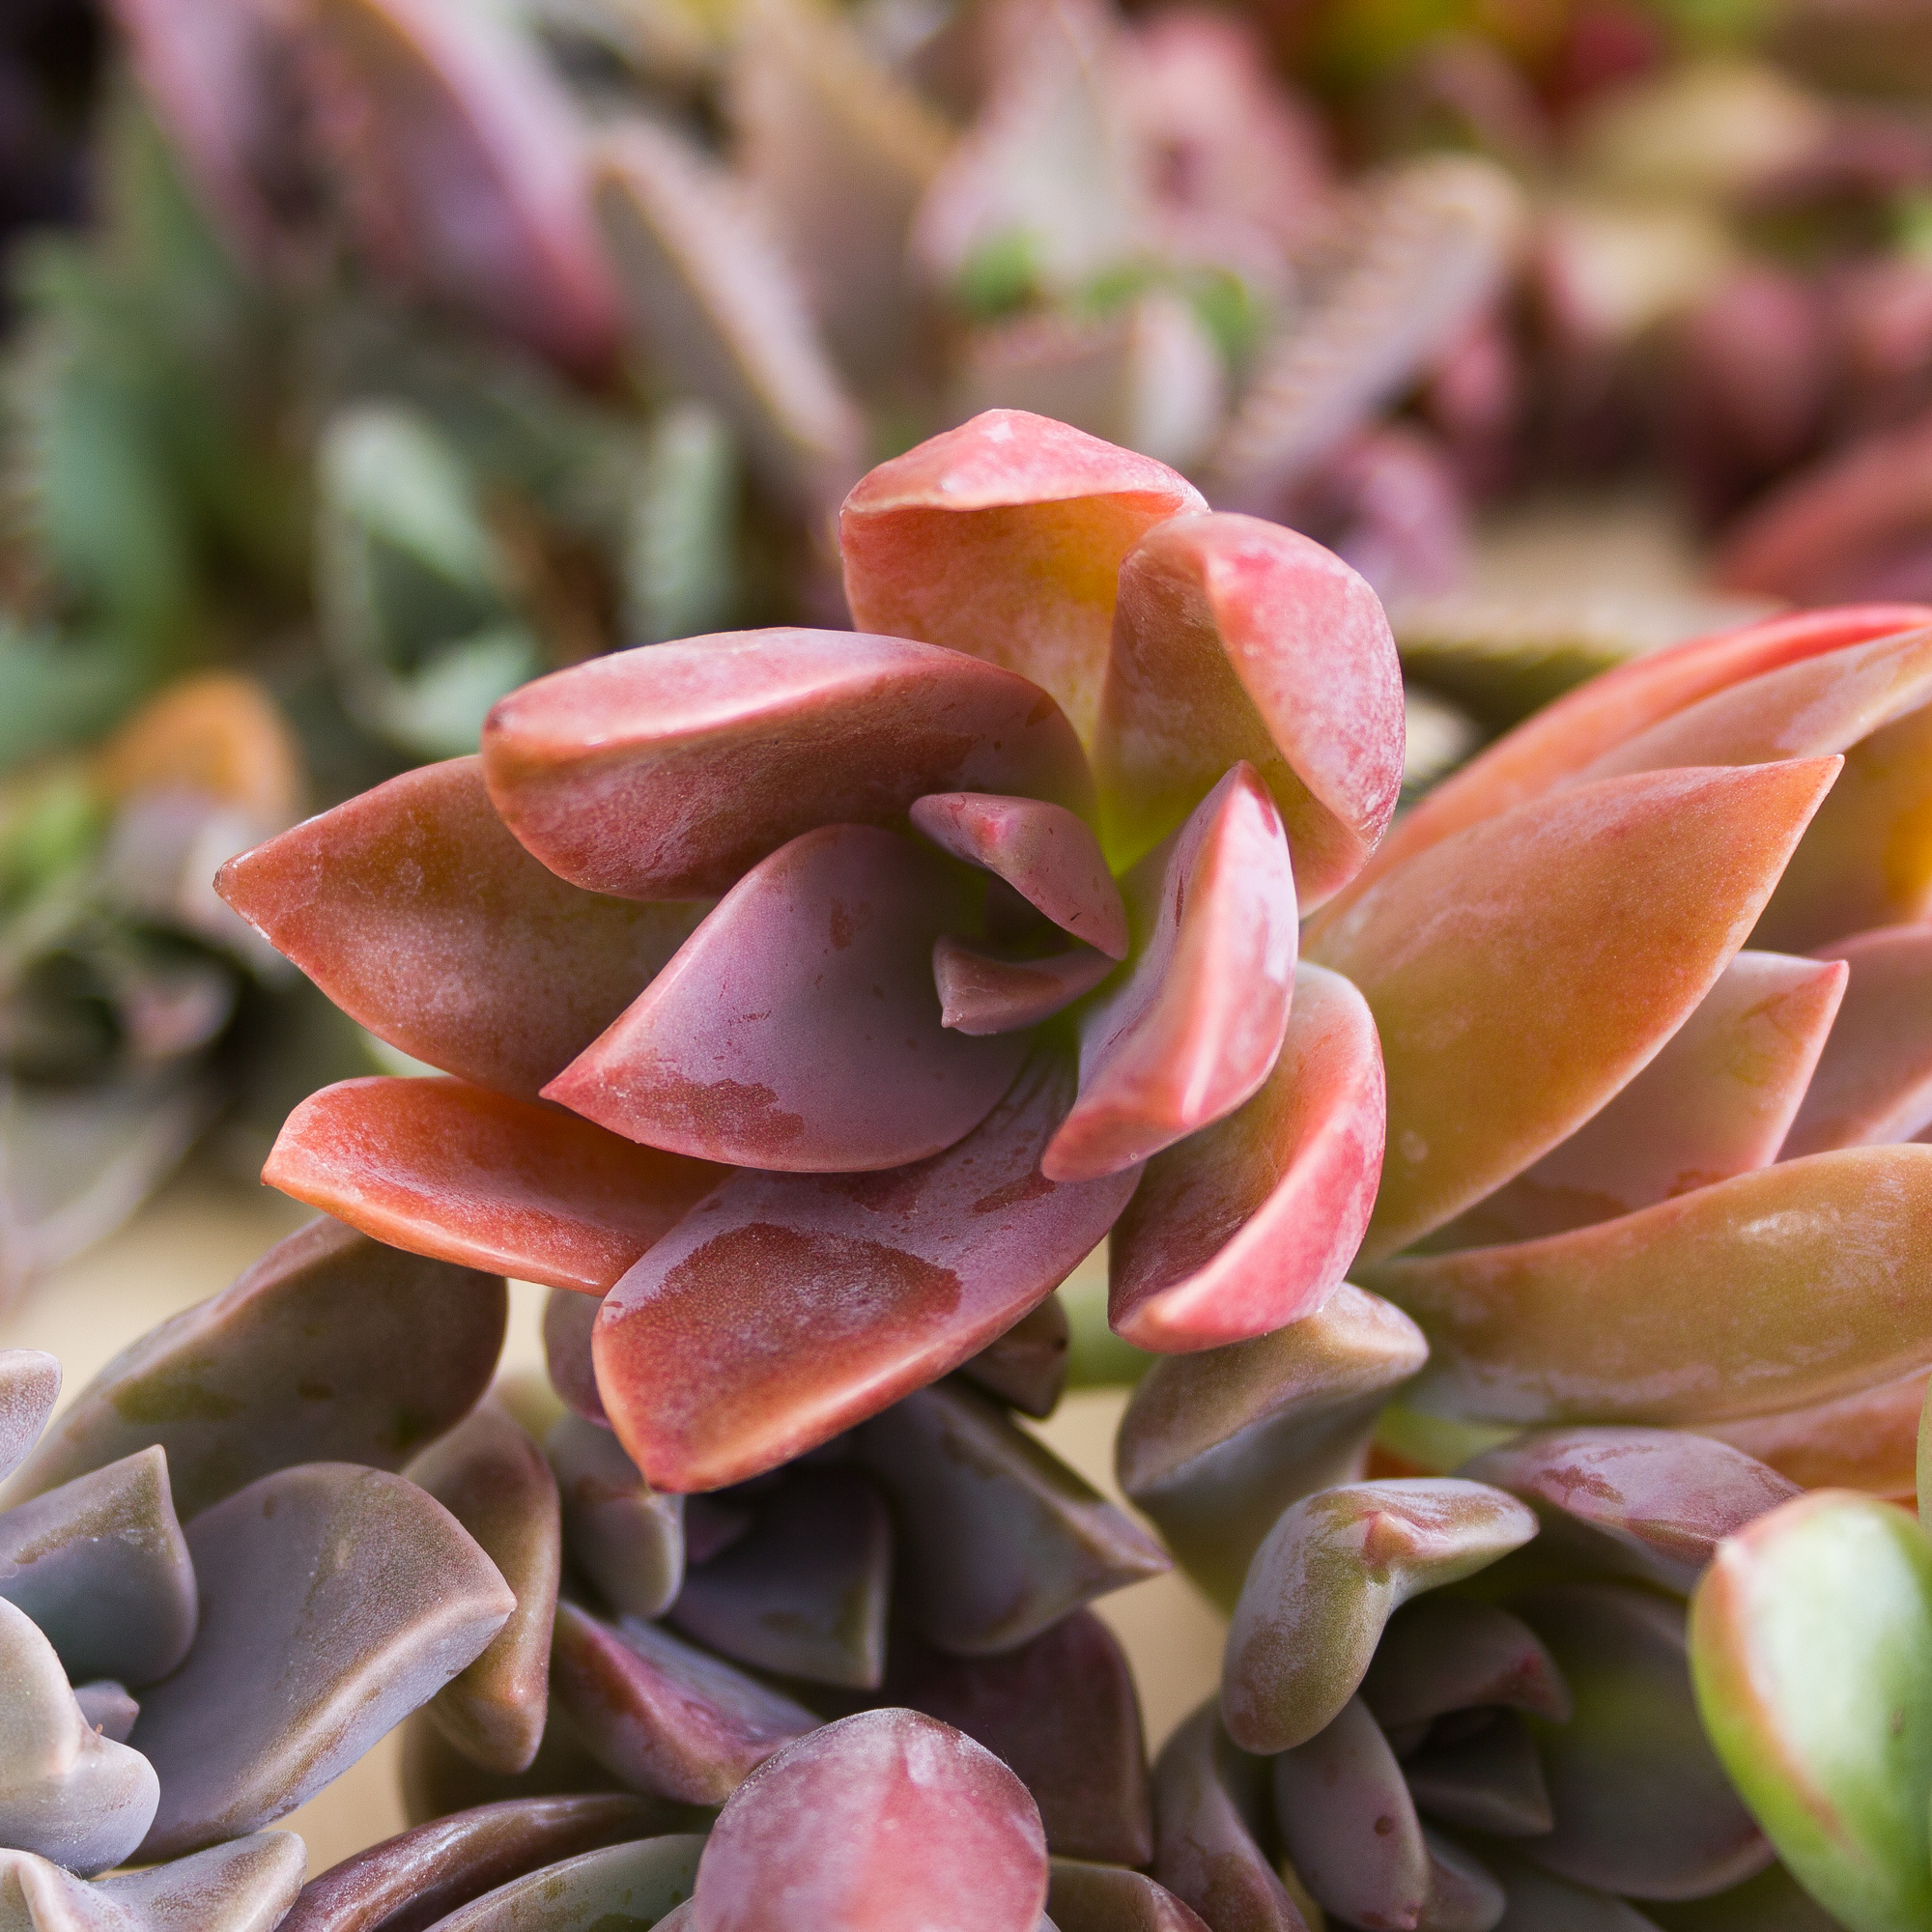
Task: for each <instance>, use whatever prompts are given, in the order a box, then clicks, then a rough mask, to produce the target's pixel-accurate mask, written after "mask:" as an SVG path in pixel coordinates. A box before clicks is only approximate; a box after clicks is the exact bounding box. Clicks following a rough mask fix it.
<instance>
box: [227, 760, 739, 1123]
mask: <svg viewBox="0 0 1932 1932" xmlns="http://www.w3.org/2000/svg"><path fill="white" fill-rule="evenodd" d="M215 890H216V891H218V892H219V893H220V894H221V895H222V897H223V898H225V899H226V900H227V901H228V903H229V904H230V905H231V906H233V907H234V908H235V910H236V911H237V912H239V913H240V914H241V917H242V918H243V919H245V920H247V921H248V923H250V924H251V925H253V926H255V927H257V928H258V929H259V930H260V931H261V933H262V934H263V936H264V937H265V938H266V939H267V940H268V941H269V943H270V945H271V946H273V947H274V948H275V949H276V950H277V951H278V952H284V953H286V954H287V955H288V956H289V958H291V959H293V960H294V961H295V963H296V964H297V965H298V966H299V967H300V968H301V969H302V971H303V972H304V973H306V974H307V975H308V977H309V978H310V979H311V980H314V981H315V982H316V984H317V985H318V986H320V987H321V988H322V990H323V991H324V992H325V993H327V995H328V997H329V998H330V999H331V1000H332V1001H334V1003H335V1004H336V1005H337V1006H338V1007H340V1008H341V1009H343V1011H344V1012H346V1013H348V1014H349V1015H350V1016H351V1018H353V1019H355V1020H359V1021H360V1022H361V1023H362V1025H364V1026H366V1027H367V1028H368V1029H369V1031H370V1032H371V1033H373V1034H376V1035H378V1036H379V1037H382V1038H384V1039H385V1040H387V1041H388V1042H389V1044H390V1045H391V1046H397V1047H400V1048H401V1049H402V1050H403V1051H404V1052H405V1053H407V1054H411V1055H412V1056H413V1057H414V1058H415V1059H417V1060H424V1061H427V1062H428V1063H429V1064H430V1065H432V1066H440V1067H442V1068H443V1069H444V1070H445V1071H447V1072H450V1073H455V1074H459V1075H461V1076H462V1077H463V1078H464V1079H466V1080H473V1081H475V1082H476V1083H477V1084H478V1085H479V1086H483V1087H491V1088H495V1089H496V1090H497V1092H498V1093H501V1094H514V1095H515V1096H517V1097H518V1098H520V1099H525V1100H534V1099H535V1098H536V1096H537V1093H538V1091H539V1089H541V1088H542V1086H543V1084H544V1082H545V1081H546V1080H549V1079H551V1078H552V1077H553V1076H554V1075H555V1074H557V1073H559V1072H561V1071H562V1070H563V1068H564V1067H566V1066H567V1065H569V1064H570V1063H571V1061H572V1060H573V1059H575V1058H576V1056H577V1055H578V1054H579V1053H581V1052H582V1050H583V1049H584V1048H585V1047H586V1046H588V1045H589V1044H590V1042H591V1041H592V1040H593V1039H595V1038H596V1037H597V1036H598V1035H599V1034H600V1033H601V1032H602V1031H603V1030H604V1028H605V1027H607V1026H609V1025H610V1023H611V1021H612V1020H613V1019H615V1018H616V1017H617V1015H618V1014H619V1013H621V1012H622V1011H623V1010H624V1009H625V1008H626V1007H627V1006H629V1005H630V1003H631V1001H632V1000H634V999H635V998H636V997H637V996H638V994H639V992H640V991H641V990H642V989H643V987H644V986H645V985H646V984H648V983H649V981H650V980H651V979H652V978H653V977H654V976H655V975H656V973H657V971H658V969H659V968H660V967H661V966H663V964H664V963H665V961H666V960H667V959H668V958H669V957H670V956H671V954H672V953H673V952H676V951H677V949H678V947H680V946H681V945H682V944H683V943H684V941H685V939H686V937H687V936H688V935H689V934H690V932H691V930H692V928H693V927H694V926H695V925H696V923H697V921H698V919H699V917H700V916H701V915H702V914H703V911H704V907H703V906H702V905H690V904H681V903H680V904H668V905H637V904H634V903H632V902H631V901H629V900H627V899H621V898H611V897H610V896H608V895H603V894H590V893H585V892H583V891H582V889H581V888H579V887H576V886H573V885H570V884H568V883H567V882H566V881H565V880H563V879H560V878H558V877H557V876H556V874H555V873H554V872H552V871H550V870H548V869H547V868H546V867H544V866H542V865H540V864H539V863H538V862H537V860H535V859H533V858H532V857H531V856H530V855H529V853H528V852H526V851H525V850H524V848H523V847H522V846H521V845H520V844H518V843H517V841H516V839H515V838H512V837H511V836H510V834H509V833H508V832H507V831H506V830H505V829H504V826H503V823H502V821H501V820H500V819H499V818H498V817H497V813H496V810H495V809H494V808H493V807H492V806H491V803H490V795H489V793H488V792H487V791H486V790H485V789H484V786H483V769H482V763H481V760H480V759H477V758H473V757H471V758H452V759H450V760H448V761H447V762H446V763H444V764H440V765H425V766H424V767H423V768H422V769H421V770H420V771H413V772H405V773H404V774H403V775H402V777H401V778H395V779H391V780H389V781H388V782H387V783H386V784H380V785H378V786H376V788H375V789H374V790H373V791H365V792H363V793H362V794H361V795H360V796H359V797H356V798H352V799H350V800H349V801H348V802H347V803H346V804H344V805H338V806H336V807H335V808H334V810H330V811H325V812H323V813H322V814H321V815H320V816H319V817H315V818H310V819H305V820H304V821H303V822H302V823H301V824H299V825H298V826H296V827H295V828H294V829H293V830H292V831H289V832H284V833H283V834H282V835H281V836H280V837H279V838H271V839H270V840H269V841H268V843H267V844H265V845H257V846H256V847H255V848H254V850H253V851H250V852H244V853H242V854H241V857H240V858H237V859H231V860H229V862H228V863H227V865H225V866H224V867H222V868H221V871H220V873H219V874H218V876H217V877H216V879H215Z"/></svg>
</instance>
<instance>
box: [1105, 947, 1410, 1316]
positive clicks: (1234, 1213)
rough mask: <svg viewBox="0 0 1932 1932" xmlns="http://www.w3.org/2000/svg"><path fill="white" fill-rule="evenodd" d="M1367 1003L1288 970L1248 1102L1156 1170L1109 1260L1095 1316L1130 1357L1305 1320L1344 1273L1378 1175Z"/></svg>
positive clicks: (1377, 1089) (1119, 1227)
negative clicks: (1281, 1010)
mask: <svg viewBox="0 0 1932 1932" xmlns="http://www.w3.org/2000/svg"><path fill="white" fill-rule="evenodd" d="M1382 1109H1383V1091H1382V1062H1381V1050H1380V1048H1379V1046H1378V1043H1377V1040H1376V1028H1375V1021H1374V1019H1373V1018H1372V1017H1371V1016H1370V1013H1369V1009H1368V1006H1367V1003H1366V1002H1365V1001H1364V1000H1363V999H1362V996H1361V995H1360V994H1359V993H1358V992H1356V990H1355V989H1354V987H1353V986H1351V985H1350V983H1349V982H1348V981H1347V980H1344V979H1343V978H1342V977H1341V976H1340V975H1339V974H1335V973H1330V972H1329V971H1327V970H1326V968H1324V967H1321V966H1312V965H1308V964H1305V963H1304V964H1301V965H1298V966H1296V968H1295V970H1294V993H1293V1005H1292V1006H1291V1007H1290V1008H1289V1013H1288V1032H1287V1035H1286V1036H1285V1037H1284V1038H1283V1041H1282V1048H1281V1057H1280V1058H1279V1059H1278V1060H1277V1061H1276V1062H1275V1065H1274V1070H1273V1071H1272V1072H1271V1073H1270V1074H1269V1075H1268V1077H1267V1079H1266V1081H1265V1082H1264V1085H1263V1086H1262V1089H1261V1091H1260V1092H1259V1093H1258V1094H1255V1096H1254V1097H1253V1098H1252V1099H1251V1100H1248V1101H1247V1102H1246V1103H1245V1104H1243V1105H1242V1106H1241V1107H1239V1108H1237V1109H1236V1111H1235V1112H1234V1113H1233V1114H1230V1115H1228V1116H1227V1117H1226V1118H1225V1119H1223V1120H1220V1121H1216V1122H1214V1123H1213V1124H1212V1125H1211V1126H1208V1127H1204V1128H1202V1129H1201V1130H1200V1131H1199V1132H1198V1133H1194V1134H1190V1135H1189V1136H1188V1137H1187V1138H1186V1139H1185V1140H1183V1141H1181V1142H1179V1144H1178V1145H1177V1146H1175V1147H1171V1148H1169V1149H1167V1150H1166V1151H1164V1152H1161V1153H1157V1154H1155V1155H1154V1157H1153V1158H1152V1160H1151V1161H1150V1162H1149V1163H1148V1168H1147V1172H1146V1173H1145V1174H1144V1175H1143V1176H1142V1177H1141V1184H1140V1186H1139V1187H1138V1188H1137V1189H1136V1190H1135V1193H1134V1198H1133V1199H1132V1200H1131V1201H1130V1202H1129V1203H1128V1204H1127V1208H1126V1211H1125V1212H1124V1213H1123V1214H1122V1216H1121V1218H1120V1220H1119V1221H1118V1222H1117V1223H1116V1224H1115V1227H1114V1232H1113V1236H1112V1237H1111V1243H1110V1245H1109V1247H1108V1251H1107V1253H1108V1273H1109V1277H1110V1281H1109V1296H1108V1301H1109V1307H1108V1315H1109V1319H1110V1321H1111V1322H1112V1325H1113V1327H1114V1329H1115V1331H1116V1332H1117V1333H1118V1334H1120V1335H1122V1336H1123V1337H1124V1338H1125V1339H1126V1340H1127V1341H1129V1342H1131V1343H1132V1344H1133V1345H1134V1346H1135V1347H1136V1348H1140V1349H1150V1350H1156V1351H1165V1350H1177V1349H1204V1348H1212V1347H1215V1346H1217V1345H1219V1344H1222V1343H1228V1342H1237V1341H1242V1340H1245V1339H1247V1338H1248V1337H1251V1336H1256V1335H1265V1334H1269V1333H1272V1332H1273V1331H1274V1330H1275V1329H1278V1328H1283V1327H1286V1326H1288V1325H1289V1324H1290V1323H1291V1322H1296V1321H1302V1320H1304V1319H1305V1318H1307V1317H1308V1316H1310V1315H1312V1314H1314V1313H1315V1312H1317V1311H1318V1310H1319V1309H1320V1308H1321V1306H1322V1304H1323V1303H1324V1302H1325V1301H1326V1300H1327V1298H1328V1297H1329V1296H1330V1295H1331V1294H1332V1293H1334V1292H1335V1289H1336V1286H1337V1284H1338V1283H1339V1282H1340V1281H1341V1279H1342V1273H1343V1270H1344V1269H1345V1268H1346V1267H1347V1266H1348V1265H1349V1264H1350V1262H1351V1261H1352V1260H1353V1259H1354V1256H1355V1251H1356V1249H1357V1248H1358V1247H1359V1246H1360V1245H1361V1239H1362V1234H1363V1231H1364V1230H1365V1229H1366V1228H1367V1227H1368V1224H1369V1214H1370V1210H1371V1209H1372V1208H1373V1207H1374V1205H1375V1195H1376V1183H1377V1180H1378V1178H1379V1176H1380V1174H1381V1160H1382Z"/></svg>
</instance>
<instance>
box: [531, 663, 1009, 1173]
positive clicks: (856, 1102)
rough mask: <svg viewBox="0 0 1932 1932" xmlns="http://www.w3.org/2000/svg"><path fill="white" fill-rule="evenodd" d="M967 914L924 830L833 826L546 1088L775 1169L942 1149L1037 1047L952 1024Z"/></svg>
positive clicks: (670, 1136)
mask: <svg viewBox="0 0 1932 1932" xmlns="http://www.w3.org/2000/svg"><path fill="white" fill-rule="evenodd" d="M657 648H658V649H660V650H662V649H664V648H666V646H664V645H659V646H658V647H657ZM966 910H967V906H966V895H964V893H963V892H962V890H961V882H960V880H959V879H958V877H957V875H956V873H955V872H954V871H953V869H952V868H951V867H947V866H946V865H945V864H944V863H943V862H942V861H940V860H938V859H936V858H935V857H934V856H933V855H932V853H930V852H928V851H924V850H922V849H921V848H920V847H919V846H917V845H915V844H914V843H913V842H912V840H911V839H909V838H900V837H899V836H898V835H897V834H895V833H892V832H885V831H882V830H880V829H879V828H878V827H876V826H871V825H821V826H819V827H818V828H817V829H816V830H815V831H811V832H807V833H804V834H802V835H801V836H800V837H798V838H794V839H792V840H791V841H790V842H789V843H788V844H785V845H782V846H781V847H780V848H779V850H778V851H776V852H774V853H773V854H772V855H771V856H770V857H769V858H767V859H763V860H760V861H759V863H758V864H757V865H756V866H754V867H753V868H752V870H751V871H749V872H747V873H746V874H745V876H744V877H743V878H742V879H740V880H739V881H738V883H737V884H736V885H735V886H733V887H732V888H731V890H730V891H729V892H728V893H726V894H725V896H724V897H723V898H722V899H720V900H719V902H718V904H717V906H716V907H715V908H714V909H713V910H712V911H711V912H710V913H709V914H708V915H707V916H706V918H705V921H704V923H703V924H702V925H700V926H699V927H698V928H697V930H696V932H695V933H693V934H692V936H691V938H690V939H688V940H687V941H686V942H685V944H684V945H683V946H682V947H680V948H679V949H678V952H677V955H676V957H675V958H673V959H672V960H671V962H670V964H669V965H668V966H667V967H666V968H665V969H664V971H663V972H662V973H660V974H659V975H658V977H657V978H656V979H655V980H652V981H651V983H650V985H649V986H648V987H647V988H646V989H645V990H644V991H643V992H642V993H640V994H639V997H638V998H637V1000H636V1001H635V1002H633V1004H632V1005H631V1007H630V1008H629V1009H628V1010H627V1011H625V1012H624V1014H623V1015H622V1016H621V1017H620V1018H618V1019H617V1020H615V1021H614V1022H613V1023H612V1024H611V1027H610V1028H609V1030H608V1031H606V1032H605V1033H604V1034H603V1035H602V1036H600V1037H598V1038H597V1039H596V1040H594V1041H593V1042H592V1043H591V1044H590V1045H589V1046H588V1047H586V1048H585V1049H584V1050H583V1052H582V1053H581V1054H580V1055H579V1056H578V1057H577V1058H576V1059H575V1060H574V1061H572V1062H571V1064H570V1065H569V1066H567V1067H566V1068H565V1069H564V1070H563V1072H561V1073H560V1074H558V1075H557V1077H556V1078H555V1079H554V1080H553V1081H552V1082H551V1083H550V1085H549V1086H548V1087H546V1088H545V1089H544V1097H545V1098H546V1099H549V1100H554V1101H556V1102H557V1103H558V1104H559V1105H562V1106H565V1107H568V1108H570V1109H571V1111H572V1112H573V1113H577V1114H582V1115H583V1116H585V1117H586V1118H587V1119H589V1120H593V1121H595V1122H597V1123H598V1124H599V1125H600V1126H604V1127H609V1128H610V1129H611V1131H612V1132H614V1133H619V1134H622V1135H624V1136H625V1137H626V1138H627V1139H630V1140H634V1141H642V1142H644V1143H645V1144H646V1145H647V1146H651V1147H659V1148H669V1149H672V1150H674V1151H677V1152H679V1153H684V1154H689V1155H692V1156H694V1157H696V1158H698V1159H703V1160H714V1161H727V1162H730V1163H733V1164H735V1165H738V1166H742V1167H753V1168H764V1169H776V1170H778V1171H780V1172H781V1173H790V1174H852V1173H856V1172H860V1171H867V1170H875V1169H879V1168H894V1167H903V1166H904V1165H905V1164H906V1163H907V1162H908V1161H914V1160H922V1159H923V1158H924V1157H925V1156H926V1155H928V1154H934V1153H938V1152H939V1151H941V1150H942V1149H944V1148H949V1147H951V1146H952V1144H953V1142H955V1141H957V1140H959V1139H960V1138H961V1137H962V1136H964V1135H966V1134H968V1133H970V1132H971V1131H972V1130H973V1129H974V1128H975V1127H976V1126H978V1125H979V1123H980V1122H981V1121H982V1120H984V1119H985V1118H986V1115H987V1114H988V1113H989V1112H990V1111H991V1110H992V1108H993V1106H994V1104H995V1103H996V1102H997V1101H998V1100H999V1097H1000V1095H1001V1094H1004V1093H1005V1092H1006V1091H1007V1089H1008V1088H1009V1087H1010V1086H1011V1085H1012V1083H1013V1078H1014V1075H1015V1074H1017V1073H1018V1071H1019V1068H1020V1063H1021V1061H1022V1060H1023V1059H1024V1058H1025V1057H1026V1043H1025V1041H1024V1040H1019V1039H1010V1038H1005V1039H990V1038H989V1039H981V1038H975V1037H970V1036H969V1035H967V1034H964V1033H960V1032H956V1031H953V1030H952V1029H950V1028H948V1027H946V1026H945V1025H943V1024H942V1018H943V1015H942V1012H941V1009H940V1004H939V1000H938V998H937V996H936V994H935V991H934V987H933V975H932V959H933V946H934V942H935V941H936V940H938V939H939V937H940V935H941V933H942V932H944V931H945V929H946V928H947V927H948V926H951V925H956V924H958V923H961V921H962V919H963V917H964V915H965V913H966Z"/></svg>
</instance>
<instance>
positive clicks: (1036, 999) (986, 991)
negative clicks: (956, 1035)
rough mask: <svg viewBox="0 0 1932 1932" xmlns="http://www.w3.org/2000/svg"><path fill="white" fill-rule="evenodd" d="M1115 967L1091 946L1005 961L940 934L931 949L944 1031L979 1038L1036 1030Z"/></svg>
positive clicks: (1091, 988)
mask: <svg viewBox="0 0 1932 1932" xmlns="http://www.w3.org/2000/svg"><path fill="white" fill-rule="evenodd" d="M1113 970H1114V962H1113V961H1112V960H1111V959H1109V958H1108V957H1107V955H1106V954H1105V953H1104V952H1095V951H1094V948H1093V947H1091V946H1071V947H1068V948H1067V949H1066V951H1065V952H1051V953H1047V954H1045V955H1044V956H1043V957H1040V958H1025V959H1002V958H1000V957H999V956H998V955H997V954H995V953H991V952H982V951H981V950H980V948H979V947H976V946H968V945H967V944H966V943H965V942H964V941H963V940H959V939H954V938H953V937H952V935H951V934H950V933H942V934H941V935H940V937H939V938H938V939H936V940H934V941H933V946H932V982H933V985H934V987H935V988H936V989H937V991H938V993H939V1018H940V1024H941V1025H942V1026H947V1027H951V1028H953V1029H955V1030H956V1031H958V1032H960V1033H963V1034H970V1035H972V1036H973V1037H976V1038H978V1037H982V1036H984V1035H987V1034H1009V1033H1017V1032H1018V1031H1019V1030H1020V1029H1021V1028H1023V1027H1031V1026H1037V1025H1038V1024H1039V1022H1040V1021H1041V1020H1047V1019H1051V1018H1052V1017H1053V1015H1054V1014H1055V1013H1057V1012H1059V1011H1060V1010H1061V1009H1063V1008H1065V1007H1069V1006H1071V1005H1072V1004H1073V1002H1074V1001H1075V1000H1077V999H1079V998H1080V997H1081V995H1082V994H1083V993H1091V992H1092V991H1093V990H1094V987H1095V986H1097V985H1098V984H1099V983H1100V981H1101V980H1104V979H1105V978H1106V977H1107V975H1108V974H1109V973H1111V972H1112V971H1113Z"/></svg>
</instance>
